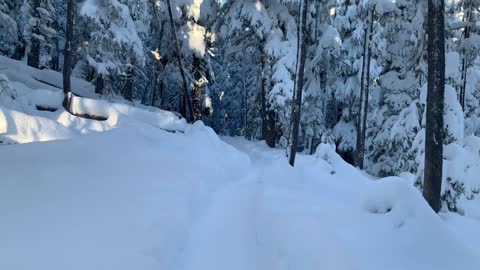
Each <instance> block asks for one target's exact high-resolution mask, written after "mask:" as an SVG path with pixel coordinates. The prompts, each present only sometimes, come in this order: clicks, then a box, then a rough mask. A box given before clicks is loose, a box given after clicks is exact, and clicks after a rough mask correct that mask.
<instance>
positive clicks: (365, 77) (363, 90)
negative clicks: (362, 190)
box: [355, 7, 374, 170]
mask: <svg viewBox="0 0 480 270" xmlns="http://www.w3.org/2000/svg"><path fill="white" fill-rule="evenodd" d="M373 13H374V7H369V12H368V17H367V23H366V29H365V38H364V43H363V47H364V48H363V64H362V77H361V85H360V109H359V112H358V122H357V147H356V152H355V165H356V166H358V167H359V168H360V169H361V170H362V169H363V162H364V156H365V131H366V129H367V112H368V92H369V87H370V58H371V55H370V54H371V48H370V43H371V41H372V32H373Z"/></svg>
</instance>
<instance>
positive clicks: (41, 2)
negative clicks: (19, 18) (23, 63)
mask: <svg viewBox="0 0 480 270" xmlns="http://www.w3.org/2000/svg"><path fill="white" fill-rule="evenodd" d="M22 11H23V13H24V14H25V15H26V23H27V24H26V27H25V30H24V38H25V40H26V41H27V44H28V60H27V63H28V65H29V66H31V67H34V68H40V67H41V65H46V64H47V63H45V62H48V61H45V60H44V61H42V59H41V51H42V48H52V47H54V43H53V38H54V36H55V35H56V31H55V30H54V29H53V28H52V24H53V22H54V20H53V17H52V16H53V13H54V12H55V9H54V7H53V5H52V2H51V0H27V1H26V2H25V4H24V5H23V7H22Z"/></svg>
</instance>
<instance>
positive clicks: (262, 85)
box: [260, 40, 267, 139]
mask: <svg viewBox="0 0 480 270" xmlns="http://www.w3.org/2000/svg"><path fill="white" fill-rule="evenodd" d="M260 44H261V45H260V46H261V48H260V49H261V50H262V55H261V56H260V58H261V59H260V61H261V66H262V70H261V72H260V103H261V104H260V119H261V121H262V139H265V135H266V134H267V100H266V94H267V93H266V91H265V87H266V85H265V84H266V82H265V79H266V78H265V77H266V75H265V68H266V54H265V52H264V46H265V41H264V40H262V41H261V43H260Z"/></svg>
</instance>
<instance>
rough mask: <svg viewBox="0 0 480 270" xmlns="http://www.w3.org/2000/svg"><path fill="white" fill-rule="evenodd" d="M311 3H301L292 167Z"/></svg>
mask: <svg viewBox="0 0 480 270" xmlns="http://www.w3.org/2000/svg"><path fill="white" fill-rule="evenodd" d="M308 6H309V1H308V0H302V1H301V2H300V20H299V23H298V44H297V50H298V51H297V71H296V74H295V87H294V90H293V102H292V117H291V123H290V161H289V163H290V165H291V166H292V167H293V166H294V165H295V156H296V154H297V146H298V135H299V134H298V133H299V130H300V110H301V106H302V92H303V75H304V72H305V60H306V58H307V52H306V50H307V38H308V35H307V12H308V10H307V9H308Z"/></svg>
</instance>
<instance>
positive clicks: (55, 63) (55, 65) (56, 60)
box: [52, 38, 60, 71]
mask: <svg viewBox="0 0 480 270" xmlns="http://www.w3.org/2000/svg"><path fill="white" fill-rule="evenodd" d="M59 42H60V41H59V40H58V38H56V39H55V51H54V52H53V56H52V69H53V70H55V71H60V46H59V44H58V43H59Z"/></svg>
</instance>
